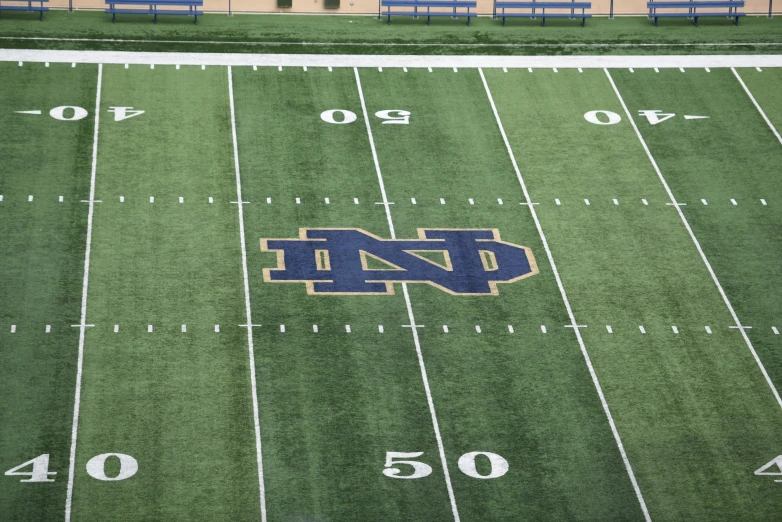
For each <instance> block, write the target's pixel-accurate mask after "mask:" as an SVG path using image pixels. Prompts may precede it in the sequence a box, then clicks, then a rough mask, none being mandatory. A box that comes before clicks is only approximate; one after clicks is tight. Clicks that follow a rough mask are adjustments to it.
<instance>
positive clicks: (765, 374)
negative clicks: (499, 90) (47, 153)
mask: <svg viewBox="0 0 782 522" xmlns="http://www.w3.org/2000/svg"><path fill="white" fill-rule="evenodd" d="M603 70H604V71H605V74H606V76H607V77H608V80H609V81H610V82H611V87H613V89H614V92H615V93H616V97H617V98H618V99H619V102H620V104H621V105H622V108H623V109H624V111H625V114H626V115H627V118H628V120H629V121H630V124H631V125H632V127H633V130H635V134H636V136H638V139H639V140H640V142H641V145H642V146H643V148H644V151H646V156H647V157H648V158H649V162H650V163H651V164H652V167H654V170H655V172H656V173H657V177H658V178H659V179H660V182H661V183H662V184H663V187H664V188H665V191H666V192H667V194H668V197H669V198H670V199H671V202H673V203H676V198H675V197H674V195H673V192H671V188H670V187H669V186H668V182H667V181H665V177H663V173H662V171H661V170H660V167H659V166H658V165H657V161H655V159H654V156H652V152H651V150H649V146H648V145H647V144H646V141H645V140H644V138H643V135H642V134H641V131H640V130H639V129H638V126H637V125H636V124H635V120H634V119H633V117H632V115H631V114H630V110H629V109H628V108H627V105H626V104H625V101H624V98H622V95H621V94H620V93H619V89H618V88H617V86H616V84H615V83H614V79H613V78H612V77H611V73H610V72H608V69H603ZM733 71H734V73H735V69H734V70H733ZM736 76H737V78H738V79H739V81H740V82H741V78H740V77H738V74H736ZM741 83H742V84H743V82H741ZM750 96H751V95H750ZM758 109H759V110H760V107H758ZM780 143H782V140H780ZM674 207H675V208H676V212H678V213H679V217H680V218H681V220H682V223H683V224H684V227H685V228H686V229H687V232H688V233H689V235H690V238H691V239H692V242H693V243H694V244H695V248H696V249H697V250H698V254H700V256H701V259H702V260H703V263H704V264H705V265H706V269H707V270H708V272H709V275H711V278H712V281H714V284H715V285H716V286H717V290H718V291H719V293H720V296H722V300H723V301H724V302H725V306H727V308H728V311H729V312H730V315H731V317H732V318H733V320H734V321H735V323H736V324H735V326H734V327H733V328H737V329H738V330H739V331H740V332H741V336H742V337H743V338H744V342H745V343H746V344H747V348H749V351H750V352H751V353H752V357H753V358H754V359H755V362H756V363H757V365H758V368H760V371H761V373H762V374H763V377H764V378H765V380H766V383H767V384H768V386H769V388H771V391H772V393H773V394H774V398H775V399H776V400H777V404H778V405H779V407H780V408H782V397H780V396H779V392H778V391H777V389H776V387H775V386H774V383H773V382H772V381H771V377H770V376H769V375H768V372H767V371H766V367H765V366H764V365H763V362H762V361H761V360H760V357H759V356H758V354H757V352H756V351H755V347H754V346H753V345H752V341H750V339H749V336H748V335H747V332H746V329H747V328H749V327H744V326H742V324H741V321H740V320H739V317H738V315H737V314H736V311H735V310H734V309H733V305H731V304H730V300H729V299H728V296H727V294H726V293H725V290H724V289H723V288H722V285H721V284H720V281H719V279H718V278H717V274H715V273H714V269H713V268H712V267H711V263H709V260H708V259H707V258H706V254H705V253H704V252H703V249H702V248H701V244H700V242H699V241H698V238H696V237H695V233H694V232H693V231H692V228H691V227H690V223H689V221H687V217H686V216H685V215H684V212H683V211H682V208H681V206H679V205H678V204H675V205H674Z"/></svg>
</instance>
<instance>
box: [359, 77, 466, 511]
mask: <svg viewBox="0 0 782 522" xmlns="http://www.w3.org/2000/svg"><path fill="white" fill-rule="evenodd" d="M353 72H354V74H355V76H356V86H357V87H358V96H359V98H360V100H361V111H362V112H363V114H364V123H365V124H366V127H367V136H368V137H369V145H370V148H371V149H372V158H373V159H374V162H375V171H376V172H377V181H378V183H379V185H380V192H381V194H382V195H383V206H384V207H385V210H386V218H387V220H388V229H389V231H390V233H391V239H396V234H395V233H394V223H393V221H392V219H391V207H390V204H389V202H388V197H387V196H386V188H385V184H384V183H383V174H382V173H381V171H380V163H379V162H378V159H377V150H376V149H375V140H374V139H373V137H372V126H371V125H370V123H369V115H368V113H367V105H366V102H365V100H364V91H363V90H362V89H361V78H359V75H358V69H356V68H355V67H354V68H353ZM402 292H403V293H404V296H405V305H406V306H407V315H408V317H409V318H410V330H411V331H412V332H413V341H414V342H415V351H416V354H417V355H418V365H419V366H420V368H421V378H422V379H423V381H424V389H425V390H426V399H427V401H428V403H429V413H430V414H431V417H432V425H433V426H434V434H435V437H436V438H437V448H438V450H439V452H440V462H441V463H442V466H443V473H444V475H445V485H446V488H447V489H448V498H449V499H450V501H451V511H452V512H453V518H454V521H456V522H459V511H458V509H457V507H456V498H455V497H454V494H453V487H452V486H451V476H450V474H449V473H448V463H447V462H446V459H445V449H444V448H443V439H442V437H441V436H440V426H439V424H438V423H437V413H436V412H435V409H434V400H433V399H432V391H431V390H430V389H429V379H428V377H427V375H426V366H425V365H424V357H423V354H422V353H421V342H420V340H419V339H418V327H416V322H415V316H414V315H413V307H412V305H411V304H410V295H409V294H408V292H407V283H402Z"/></svg>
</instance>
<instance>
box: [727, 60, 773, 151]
mask: <svg viewBox="0 0 782 522" xmlns="http://www.w3.org/2000/svg"><path fill="white" fill-rule="evenodd" d="M730 70H731V71H733V74H734V75H735V76H736V79H737V80H738V81H739V83H740V84H741V87H743V88H744V92H746V93H747V96H749V99H750V100H752V104H753V105H754V106H755V108H756V109H757V110H758V112H759V113H760V115H761V116H763V120H764V121H765V122H766V125H768V128H769V129H771V132H773V133H774V136H776V137H777V141H779V143H782V136H780V135H779V132H777V129H776V128H775V127H774V124H773V123H771V120H769V119H768V116H766V113H765V112H763V109H761V108H760V104H758V102H757V100H756V99H755V97H754V96H752V93H751V92H750V90H749V88H748V87H747V85H746V84H745V83H744V80H742V79H741V76H739V73H738V71H736V69H735V68H734V67H731V68H730Z"/></svg>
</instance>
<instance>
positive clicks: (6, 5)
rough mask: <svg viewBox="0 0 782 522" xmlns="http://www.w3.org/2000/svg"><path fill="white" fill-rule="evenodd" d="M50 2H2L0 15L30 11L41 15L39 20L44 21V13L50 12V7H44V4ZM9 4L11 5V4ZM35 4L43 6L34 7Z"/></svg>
mask: <svg viewBox="0 0 782 522" xmlns="http://www.w3.org/2000/svg"><path fill="white" fill-rule="evenodd" d="M48 1H49V0H0V14H2V11H28V12H33V13H40V15H39V16H38V19H39V20H43V12H44V11H48V10H49V8H48V7H44V6H43V3H44V2H48ZM9 2H11V3H10V4H9ZM33 3H36V4H41V5H33ZM19 4H22V5H19ZM24 4H27V5H24Z"/></svg>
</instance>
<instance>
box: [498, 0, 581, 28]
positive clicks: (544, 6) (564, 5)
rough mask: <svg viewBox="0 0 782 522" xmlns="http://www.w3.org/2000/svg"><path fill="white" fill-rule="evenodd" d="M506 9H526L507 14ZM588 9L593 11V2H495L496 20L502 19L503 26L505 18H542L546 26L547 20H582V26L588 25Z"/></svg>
mask: <svg viewBox="0 0 782 522" xmlns="http://www.w3.org/2000/svg"><path fill="white" fill-rule="evenodd" d="M498 9H502V12H501V13H499V14H497V10H498ZM506 9H524V10H525V12H521V13H520V12H517V11H511V12H507V11H506ZM552 9H553V10H556V11H561V10H569V11H570V13H561V12H556V13H552V12H550V10H552ZM577 9H581V13H580V14H578V13H576V10H577ZM587 9H592V3H591V2H576V1H575V0H573V1H571V2H546V1H543V2H535V1H532V2H503V1H497V0H495V1H494V18H497V17H498V16H499V17H501V18H502V25H505V18H506V17H509V18H510V17H512V18H532V19H536V18H542V19H543V24H542V25H544V26H545V25H546V18H570V19H576V18H581V26H582V27H583V26H584V25H585V24H586V19H587V18H592V15H591V14H589V13H587V12H586V10H587Z"/></svg>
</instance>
